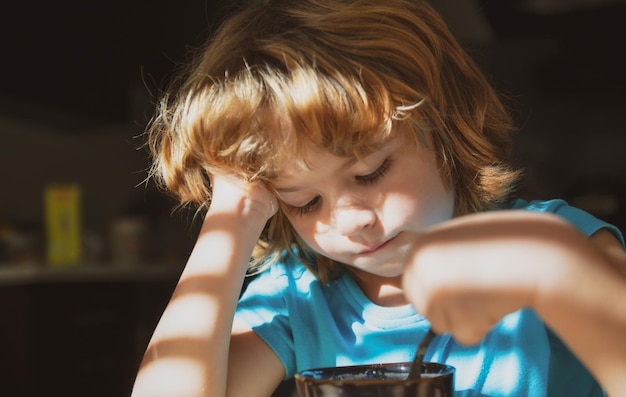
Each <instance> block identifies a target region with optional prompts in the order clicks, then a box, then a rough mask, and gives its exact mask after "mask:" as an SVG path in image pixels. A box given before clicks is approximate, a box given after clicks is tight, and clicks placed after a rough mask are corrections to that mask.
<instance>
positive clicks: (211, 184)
mask: <svg viewBox="0 0 626 397" xmlns="http://www.w3.org/2000/svg"><path fill="white" fill-rule="evenodd" d="M245 3H246V6H245V7H243V8H242V9H240V10H236V11H234V12H233V13H232V15H231V16H230V18H229V19H227V20H226V22H225V23H224V24H223V26H222V27H221V29H220V30H219V31H218V32H217V34H216V35H215V37H214V38H213V39H212V41H211V42H210V43H209V44H208V46H207V47H206V48H205V49H204V51H203V52H202V53H201V54H200V57H199V58H198V59H197V61H196V62H195V63H194V64H193V65H192V66H191V67H190V69H189V70H188V71H187V72H186V74H184V75H183V76H184V77H183V78H182V79H181V80H180V81H179V82H178V84H177V85H176V87H175V88H173V89H172V90H171V91H170V92H169V93H168V94H167V95H166V96H165V97H164V98H163V100H162V102H161V107H160V108H159V109H158V113H157V115H156V117H155V119H154V120H153V123H152V124H151V127H150V131H149V132H150V145H151V149H152V151H153V154H154V157H155V165H154V169H153V171H154V175H155V176H156V177H157V178H159V180H160V181H161V182H163V183H164V184H165V186H166V187H167V188H168V189H169V190H170V191H172V192H173V193H175V194H176V195H177V196H178V197H179V198H180V201H181V203H182V204H183V205H186V204H195V205H199V206H200V208H201V209H203V210H206V215H205V219H204V223H203V225H202V229H201V231H200V233H199V236H198V240H197V243H196V245H195V247H194V249H193V251H192V253H191V255H190V257H189V260H188V263H187V265H186V267H185V269H184V271H183V273H182V275H181V278H180V281H179V283H178V285H177V287H176V290H175V292H174V294H173V296H172V299H171V301H170V303H169V305H168V307H167V308H166V310H165V312H164V314H163V317H162V318H161V321H160V322H159V325H158V326H157V328H156V330H155V332H154V335H153V338H152V340H151V342H150V345H149V346H148V349H147V351H146V354H145V357H144V361H143V363H142V367H141V369H140V371H139V374H138V376H137V380H136V383H135V387H134V391H133V395H134V396H135V397H139V396H177V397H180V396H224V395H229V396H246V397H249V396H269V395H271V394H272V392H273V390H274V389H275V388H276V387H277V385H278V384H279V383H280V382H281V380H283V379H289V378H291V377H293V375H294V374H295V373H296V372H298V371H300V370H304V369H308V368H314V367H327V366H343V365H354V364H363V363H381V362H400V361H410V360H412V358H413V355H414V353H415V349H416V347H417V344H418V343H419V341H420V340H421V338H422V337H423V335H424V334H425V333H426V331H427V330H428V328H429V326H430V325H431V324H432V327H433V329H434V330H436V331H437V332H438V333H439V335H438V336H437V337H436V339H435V340H434V341H433V343H432V344H431V346H430V348H429V349H428V352H427V355H426V357H425V358H426V360H428V361H437V362H442V363H447V364H450V365H453V366H454V367H456V375H455V388H456V390H457V391H456V395H458V396H466V395H467V396H545V395H550V396H573V395H576V396H583V395H584V396H601V395H603V390H602V389H601V387H600V385H599V384H598V383H597V380H599V381H600V382H602V385H603V386H604V387H605V388H606V389H607V390H608V391H609V392H610V394H611V392H612V393H613V394H614V395H617V394H619V393H618V392H617V391H619V390H620V389H619V388H620V387H622V389H621V390H622V391H623V390H624V389H623V386H624V382H623V380H620V379H621V375H620V371H623V370H624V368H626V364H625V363H624V358H623V357H626V342H625V341H624V340H623V335H624V330H625V329H626V328H625V325H624V324H625V320H624V313H626V309H625V306H624V305H625V303H624V302H626V298H625V295H626V288H625V285H626V281H625V277H624V275H623V274H621V273H620V271H623V270H624V269H626V254H625V252H624V249H623V244H624V241H623V237H622V235H621V234H620V232H619V231H618V230H617V229H616V228H615V227H613V226H611V225H608V224H606V223H604V222H602V221H600V220H598V219H596V218H594V217H592V216H590V215H588V214H586V213H584V212H582V211H580V210H577V209H575V208H572V207H570V206H568V205H567V204H566V203H565V202H563V201H561V200H551V201H534V202H525V201H522V200H511V198H510V196H511V193H512V191H513V189H514V187H515V184H516V183H517V181H518V179H519V176H520V172H519V171H518V170H517V169H515V168H514V167H512V166H511V164H510V160H509V158H508V155H509V152H510V143H511V134H512V131H513V126H512V122H511V119H510V117H509V115H508V113H507V111H506V110H505V108H504V106H503V105H502V104H501V102H500V101H499V99H498V98H497V96H496V94H495V93H494V90H493V89H492V88H491V87H490V86H489V84H488V82H487V81H486V79H485V78H484V77H483V75H482V74H481V73H480V72H479V70H478V69H477V67H476V66H475V64H474V63H473V62H472V61H471V60H470V58H469V57H468V56H467V55H466V54H465V53H464V52H463V50H462V49H461V48H460V46H459V45H458V43H457V42H456V41H455V40H454V38H453V37H452V36H451V34H450V32H449V31H448V29H447V28H446V26H445V24H444V22H443V21H442V20H441V19H440V17H438V16H437V15H436V14H435V12H434V11H433V10H432V9H431V8H430V7H429V6H428V5H427V4H426V3H424V2H422V1H418V0H385V1H380V0H265V1H262V0H250V1H246V2H245ZM587 237H588V239H587ZM250 258H252V259H251V260H250ZM247 270H248V271H249V272H250V273H254V274H256V276H255V277H254V278H253V279H252V280H251V281H250V283H249V285H248V286H247V289H246V290H245V292H244V294H243V296H241V298H240V292H241V288H242V284H243V281H244V277H245V275H246V271H247ZM600 292H601V294H600ZM609 298H610V299H609ZM601 299H602V301H601ZM604 299H606V300H604ZM570 349H571V350H570ZM577 357H578V358H577ZM579 359H580V360H581V361H582V362H583V363H584V365H583V364H581V362H579ZM620 365H621V367H620ZM620 368H621V369H620ZM589 371H591V372H592V373H593V374H594V375H595V377H594V376H592V375H591V373H590V372H589ZM596 379H597V380H596ZM620 382H621V385H620Z"/></svg>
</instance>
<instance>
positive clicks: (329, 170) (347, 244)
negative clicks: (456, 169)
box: [274, 131, 454, 277]
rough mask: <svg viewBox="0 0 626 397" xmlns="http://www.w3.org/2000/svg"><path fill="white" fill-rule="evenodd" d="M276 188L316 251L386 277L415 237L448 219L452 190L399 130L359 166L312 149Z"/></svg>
mask: <svg viewBox="0 0 626 397" xmlns="http://www.w3.org/2000/svg"><path fill="white" fill-rule="evenodd" d="M306 156H307V164H308V165H309V167H305V166H303V165H302V164H300V163H297V162H295V161H294V162H292V163H290V164H288V165H287V166H286V167H285V168H284V169H282V171H281V172H280V173H279V175H278V179H277V180H276V181H275V183H274V185H275V188H276V189H277V192H278V197H279V199H280V200H281V201H282V202H283V203H284V204H285V207H286V208H287V210H286V214H287V217H288V219H289V221H290V222H291V225H292V226H293V227H294V229H295V231H296V232H297V233H298V234H299V235H300V237H301V238H302V239H303V240H304V241H305V242H306V243H307V244H308V245H309V247H311V248H312V249H313V250H315V251H316V252H318V253H319V254H322V255H324V256H326V257H329V258H331V259H333V260H335V261H338V262H341V263H344V264H347V265H350V266H353V267H355V268H358V269H361V270H364V271H366V272H369V273H372V274H376V275H379V276H383V277H396V276H399V275H401V274H402V270H403V257H404V254H405V252H406V250H407V249H408V246H409V244H410V242H411V240H412V237H411V235H412V234H413V233H408V232H419V231H422V230H424V229H425V228H427V227H429V226H433V225H435V224H437V223H439V222H442V221H444V220H447V219H450V218H451V217H452V214H453V207H454V205H453V192H451V191H449V190H447V189H446V188H445V186H444V183H443V182H442V180H441V178H440V176H439V174H438V172H437V162H436V160H435V157H434V156H433V154H432V153H431V152H430V150H428V149H427V148H426V147H425V146H422V147H420V148H419V149H418V148H416V147H415V144H414V143H413V140H410V139H408V138H407V137H406V134H404V132H402V133H401V132H400V131H396V132H395V133H394V135H393V138H392V139H390V140H389V141H388V142H387V143H386V144H385V145H383V146H381V147H380V149H379V150H378V151H376V152H374V153H372V154H371V155H369V156H367V157H365V158H364V159H362V160H361V161H358V160H356V159H352V158H346V157H338V156H335V155H333V154H331V153H330V152H328V151H320V150H319V149H317V148H315V147H309V148H307V150H306Z"/></svg>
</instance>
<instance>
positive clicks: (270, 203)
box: [210, 173, 278, 220]
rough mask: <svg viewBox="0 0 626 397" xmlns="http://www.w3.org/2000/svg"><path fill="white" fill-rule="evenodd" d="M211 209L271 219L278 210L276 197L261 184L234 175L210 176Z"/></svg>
mask: <svg viewBox="0 0 626 397" xmlns="http://www.w3.org/2000/svg"><path fill="white" fill-rule="evenodd" d="M211 186H212V187H213V197H212V200H211V207H210V208H211V209H215V210H216V209H223V210H226V209H231V210H236V211H239V212H240V213H242V214H243V215H244V216H248V215H252V216H257V215H258V216H260V217H262V218H263V219H264V220H267V219H269V218H271V217H272V216H273V215H274V214H275V213H276V211H277V210H278V201H277V199H276V197H275V196H274V195H273V194H272V193H271V192H270V191H269V190H268V189H267V188H266V187H265V186H264V185H263V184H261V183H250V182H248V181H246V180H245V179H244V178H243V177H242V176H239V175H235V174H215V173H213V174H211Z"/></svg>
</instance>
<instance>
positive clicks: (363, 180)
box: [355, 159, 391, 185]
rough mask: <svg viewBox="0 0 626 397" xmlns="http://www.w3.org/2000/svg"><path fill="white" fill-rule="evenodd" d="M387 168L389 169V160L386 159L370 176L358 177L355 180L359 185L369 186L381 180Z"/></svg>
mask: <svg viewBox="0 0 626 397" xmlns="http://www.w3.org/2000/svg"><path fill="white" fill-rule="evenodd" d="M389 167H391V159H386V160H385V161H383V163H382V164H381V165H380V167H378V168H376V170H375V171H374V172H372V173H371V174H367V175H360V176H357V177H355V178H356V180H357V182H358V183H359V184H361V185H369V184H371V183H374V182H376V181H378V180H379V179H380V178H382V177H383V176H384V175H385V174H386V173H387V171H389Z"/></svg>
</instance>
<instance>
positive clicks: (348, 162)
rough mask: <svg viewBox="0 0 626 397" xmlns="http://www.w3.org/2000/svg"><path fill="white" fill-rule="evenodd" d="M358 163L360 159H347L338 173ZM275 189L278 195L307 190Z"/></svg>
mask: <svg viewBox="0 0 626 397" xmlns="http://www.w3.org/2000/svg"><path fill="white" fill-rule="evenodd" d="M358 161H359V159H358V158H357V157H350V158H347V159H346V161H344V162H343V163H342V164H341V165H340V166H339V167H337V171H339V170H345V169H346V168H350V167H351V166H353V165H354V164H356V163H357V162H358ZM275 189H276V191H277V192H278V193H294V192H297V191H299V190H302V189H305V188H304V187H302V186H293V187H275Z"/></svg>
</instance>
